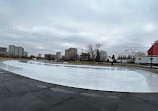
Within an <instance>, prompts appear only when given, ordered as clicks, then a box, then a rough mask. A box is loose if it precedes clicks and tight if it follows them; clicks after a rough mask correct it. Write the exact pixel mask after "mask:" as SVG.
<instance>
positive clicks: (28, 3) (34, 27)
mask: <svg viewBox="0 0 158 111" xmlns="http://www.w3.org/2000/svg"><path fill="white" fill-rule="evenodd" d="M157 5H158V0H0V27H1V28H0V46H3V47H8V45H9V44H13V45H18V46H23V47H24V48H25V49H26V51H28V52H29V53H30V54H34V55H37V54H38V53H42V54H44V53H55V52H56V51H61V52H62V54H64V50H65V49H67V48H69V47H75V48H78V50H79V51H81V50H82V48H83V51H86V47H87V44H90V43H103V44H104V46H103V47H102V49H104V50H107V51H108V53H109V54H113V53H120V52H123V51H124V50H125V49H127V48H132V47H137V48H139V49H140V50H144V51H147V50H148V48H149V47H150V46H151V43H153V42H154V41H156V40H157V39H158V36H157V35H158V31H157V30H158V25H157V24H158V7H157ZM2 27H3V28H2ZM4 27H5V28H11V29H12V30H7V29H4ZM17 30H18V31H17ZM19 31H25V32H29V33H23V32H19ZM32 33H36V34H41V35H44V36H39V35H34V34H32Z"/></svg>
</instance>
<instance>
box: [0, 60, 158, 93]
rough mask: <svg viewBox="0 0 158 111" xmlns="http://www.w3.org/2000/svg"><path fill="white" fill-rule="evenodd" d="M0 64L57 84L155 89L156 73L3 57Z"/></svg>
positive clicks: (109, 88) (79, 86) (137, 89)
mask: <svg viewBox="0 0 158 111" xmlns="http://www.w3.org/2000/svg"><path fill="white" fill-rule="evenodd" d="M0 68H2V69H5V70H8V71H10V72H14V73H16V74H19V75H23V76H26V77H30V78H33V79H37V80H41V81H44V82H48V83H54V84H59V85H65V86H71V87H77V88H86V89H93V90H104V91H120V92H158V88H157V84H158V75H156V74H154V73H149V72H145V71H141V70H137V71H131V70H129V69H126V68H120V67H105V66H89V65H69V64H50V63H44V62H37V61H28V62H27V63H22V62H18V61H13V60H12V61H4V62H3V63H2V62H1V63H0Z"/></svg>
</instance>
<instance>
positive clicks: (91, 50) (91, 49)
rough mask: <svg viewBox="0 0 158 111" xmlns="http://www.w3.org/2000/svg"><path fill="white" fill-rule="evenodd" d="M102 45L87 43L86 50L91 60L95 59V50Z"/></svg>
mask: <svg viewBox="0 0 158 111" xmlns="http://www.w3.org/2000/svg"><path fill="white" fill-rule="evenodd" d="M101 46H102V44H100V43H97V44H89V45H88V52H89V53H90V55H91V58H92V62H94V61H95V57H96V55H97V50H99V48H100V47H101Z"/></svg>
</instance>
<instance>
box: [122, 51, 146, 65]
mask: <svg viewBox="0 0 158 111" xmlns="http://www.w3.org/2000/svg"><path fill="white" fill-rule="evenodd" d="M125 52H126V53H127V54H128V55H129V56H130V58H131V59H132V60H133V62H134V60H135V58H136V56H145V55H146V54H145V53H144V52H142V51H140V50H138V49H137V48H130V49H126V50H125Z"/></svg>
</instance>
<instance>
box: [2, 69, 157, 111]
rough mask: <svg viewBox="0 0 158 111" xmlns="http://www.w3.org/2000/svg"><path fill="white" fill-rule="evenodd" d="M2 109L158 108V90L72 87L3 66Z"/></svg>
mask: <svg viewBox="0 0 158 111" xmlns="http://www.w3.org/2000/svg"><path fill="white" fill-rule="evenodd" d="M140 82H141V81H140ZM0 111H158V93H153V94H150V93H149V94H140V93H137V94H134V93H119V92H104V91H91V90H85V89H77V88H70V87H64V86H59V85H54V84H49V83H44V82H40V81H37V80H32V79H29V78H27V77H22V76H20V75H17V74H14V73H11V72H8V71H5V70H2V69H0Z"/></svg>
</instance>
